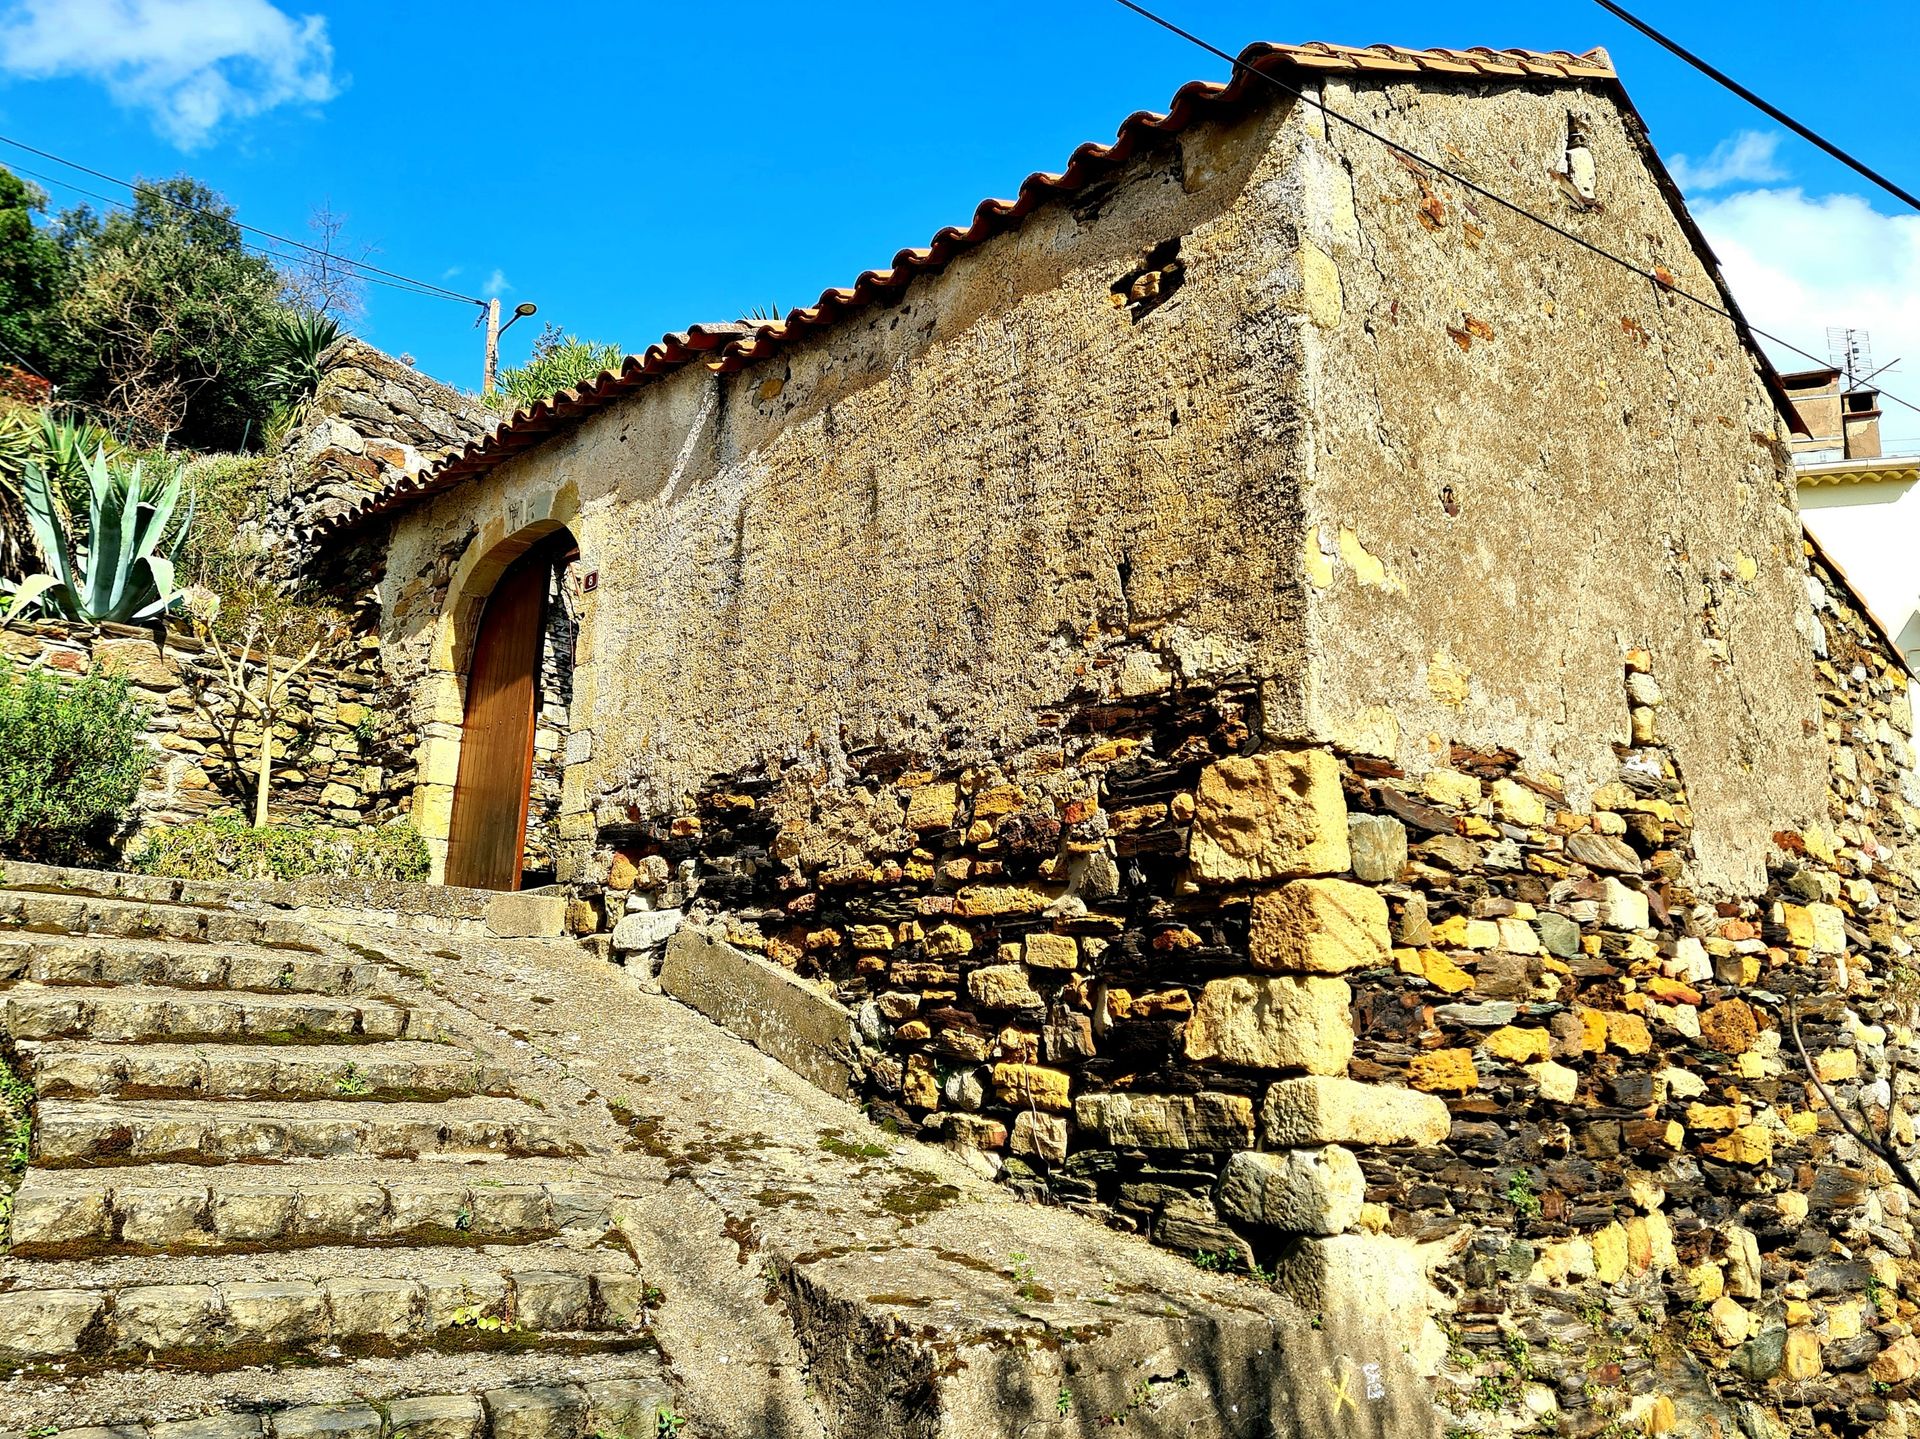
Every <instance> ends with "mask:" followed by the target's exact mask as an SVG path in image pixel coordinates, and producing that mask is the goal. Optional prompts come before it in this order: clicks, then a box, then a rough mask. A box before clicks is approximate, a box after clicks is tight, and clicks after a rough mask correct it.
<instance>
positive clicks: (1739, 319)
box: [1114, 0, 1920, 414]
mask: <svg viewBox="0 0 1920 1439" xmlns="http://www.w3.org/2000/svg"><path fill="white" fill-rule="evenodd" d="M1114 3H1115V4H1117V5H1120V6H1122V7H1124V8H1125V9H1128V10H1131V11H1133V13H1134V14H1136V15H1138V16H1140V17H1141V18H1142V19H1145V20H1150V21H1152V22H1153V23H1154V24H1155V25H1158V26H1159V27H1160V28H1161V29H1163V30H1167V31H1170V32H1171V33H1173V34H1175V35H1178V36H1179V37H1180V38H1181V39H1182V40H1185V41H1187V42H1188V43H1189V44H1191V45H1196V46H1198V47H1199V48H1200V49H1202V50H1204V51H1206V52H1207V53H1208V54H1209V55H1212V56H1213V57H1215V58H1216V59H1219V60H1224V61H1226V62H1227V63H1228V64H1229V65H1231V66H1232V67H1233V68H1234V69H1235V70H1236V71H1244V72H1245V73H1246V74H1248V75H1252V76H1255V77H1256V78H1258V79H1260V80H1264V81H1265V82H1266V83H1267V84H1269V85H1271V86H1273V87H1274V88H1275V89H1277V90H1279V91H1280V92H1281V93H1283V94H1286V95H1291V96H1292V97H1293V98H1294V99H1296V100H1298V101H1300V103H1301V104H1303V105H1309V106H1311V107H1313V108H1314V109H1315V110H1318V111H1319V112H1320V113H1321V114H1322V115H1325V116H1326V117H1327V118H1328V119H1329V120H1338V121H1339V122H1340V123H1341V124H1343V125H1346V126H1348V127H1350V128H1352V129H1354V130H1357V131H1358V132H1359V133H1360V134H1362V135H1365V136H1366V137H1367V138H1368V139H1370V140H1377V141H1378V142H1379V143H1380V144H1382V145H1384V146H1386V147H1387V148H1388V149H1389V150H1391V151H1393V152H1394V153H1395V154H1397V155H1404V156H1405V157H1406V158H1407V159H1409V160H1412V161H1415V162H1417V163H1418V164H1421V165H1424V166H1426V167H1427V168H1428V169H1430V170H1432V171H1433V172H1434V173H1435V174H1439V175H1444V176H1446V177H1447V178H1448V179H1449V180H1451V181H1453V182H1454V183H1455V184H1456V185H1459V186H1461V187H1462V188H1463V189H1467V190H1471V191H1472V192H1473V193H1474V194H1476V195H1478V196H1480V197H1481V198H1482V199H1485V200H1490V201H1492V202H1493V203H1494V204H1496V205H1498V206H1500V207H1501V208H1502V209H1503V210H1508V211H1510V212H1512V213H1513V214H1515V215H1518V216H1520V217H1521V218H1523V219H1527V220H1531V221H1533V223H1534V224H1536V225H1539V226H1540V227H1541V228H1543V229H1546V230H1551V231H1552V232H1553V233H1554V234H1556V235H1558V236H1559V237H1560V238H1561V239H1563V240H1567V241H1570V242H1571V243H1573V244H1575V245H1578V246H1579V247H1580V248H1581V249H1583V250H1585V251H1587V252H1588V253H1590V254H1593V255H1597V256H1599V257H1600V258H1601V259H1603V260H1610V261H1612V262H1613V263H1614V264H1616V265H1618V266H1620V267H1621V268H1622V269H1625V270H1630V271H1632V272H1633V273H1634V274H1636V275H1638V276H1639V277H1640V278H1641V279H1643V280H1647V281H1650V282H1652V283H1653V284H1654V285H1656V286H1658V287H1659V288H1660V289H1661V290H1663V291H1665V292H1666V293H1667V294H1669V295H1677V296H1678V297H1679V298H1681V299H1683V300H1689V301H1691V302H1692V303H1694V304H1696V305H1698V306H1699V307H1700V308H1701V309H1703V310H1706V311H1709V312H1710V313H1712V314H1715V315H1718V316H1720V318H1721V319H1723V320H1730V321H1732V322H1733V323H1734V325H1736V326H1740V327H1744V328H1745V329H1746V330H1747V331H1748V332H1750V333H1752V334H1755V335H1758V336H1759V337H1760V338H1761V339H1763V340H1769V341H1771V342H1772V343H1774V344H1776V345H1778V346H1779V347H1780V348H1781V349H1783V350H1790V351H1792V352H1793V353H1794V354H1796V355H1799V356H1801V357H1802V358H1804V359H1808V360H1812V361H1813V362H1814V364H1816V365H1818V366H1820V367H1821V368H1822V369H1826V368H1828V365H1827V360H1826V358H1825V357H1824V356H1821V355H1816V354H1814V353H1813V351H1811V350H1803V349H1801V348H1800V347H1799V346H1798V345H1796V344H1793V343H1792V342H1790V341H1788V340H1783V339H1781V338H1780V337H1779V336H1778V335H1774V334H1770V333H1768V332H1767V331H1765V330H1763V329H1761V328H1760V327H1759V326H1757V325H1755V324H1753V323H1752V322H1750V321H1749V320H1747V318H1746V317H1745V316H1743V315H1737V314H1735V313H1734V312H1733V311H1731V310H1729V309H1725V308H1723V307H1722V306H1720V305H1716V304H1715V303H1714V302H1713V301H1711V300H1705V299H1702V298H1701V297H1700V296H1698V295H1695V294H1693V293H1692V292H1690V291H1687V290H1683V289H1681V288H1680V286H1679V285H1678V284H1677V283H1676V282H1675V280H1674V278H1673V276H1672V275H1669V274H1667V273H1666V272H1665V271H1664V270H1660V269H1654V270H1649V269H1645V268H1643V267H1642V266H1640V265H1638V264H1636V263H1635V262H1634V261H1632V260H1629V259H1627V258H1626V257H1625V256H1622V255H1616V254H1614V253H1613V251H1611V250H1608V249H1605V248H1603V247H1602V246H1600V245H1596V244H1595V243H1594V242H1593V241H1591V240H1589V239H1587V238H1586V237H1585V236H1584V235H1577V234H1575V233H1574V232H1573V231H1572V230H1569V229H1566V228H1565V227H1564V226H1561V225H1556V224H1555V223H1554V222H1553V221H1551V220H1549V219H1547V218H1546V217H1545V216H1544V215H1536V214H1534V212H1533V211H1531V210H1529V209H1527V208H1526V207H1525V206H1524V205H1520V204H1518V203H1516V202H1514V201H1512V200H1509V199H1507V197H1506V196H1504V195H1497V194H1495V193H1494V192H1493V191H1492V190H1489V189H1488V188H1487V187H1486V186H1484V185H1481V184H1478V183H1476V182H1475V181H1472V180H1469V179H1468V178H1467V177H1466V176H1465V175H1462V174H1460V173H1459V172H1458V171H1456V170H1449V169H1448V168H1447V167H1446V166H1445V165H1442V164H1439V163H1438V162H1437V161H1434V160H1429V159H1428V158H1427V157H1426V156H1424V155H1422V154H1420V153H1419V152H1418V151H1416V150H1410V149H1408V148H1407V147H1406V146H1405V145H1402V144H1401V143H1400V142H1399V141H1397V140H1390V139H1388V138H1387V137H1386V136H1385V135H1383V134H1381V133H1380V132H1379V131H1378V130H1375V129H1373V128H1371V127H1370V126H1368V125H1366V124H1363V123H1362V122H1361V121H1359V120H1356V119H1354V118H1353V117H1352V116H1351V115H1344V114H1342V113H1341V112H1340V111H1338V110H1335V109H1333V108H1332V107H1331V106H1329V105H1327V104H1326V103H1325V102H1324V101H1321V100H1317V99H1315V98H1314V97H1313V96H1311V95H1308V94H1306V93H1305V92H1304V91H1301V90H1299V89H1296V88H1295V87H1294V86H1292V85H1289V84H1287V82H1286V81H1284V80H1282V79H1280V78H1279V77H1278V76H1276V75H1270V74H1268V73H1267V72H1266V71H1265V70H1262V69H1259V68H1258V67H1256V66H1253V65H1249V64H1248V63H1247V62H1246V61H1244V60H1242V59H1240V58H1239V57H1238V56H1235V55H1230V54H1228V53H1227V52H1226V51H1225V50H1222V49H1221V48H1220V47H1219V46H1218V45H1213V44H1209V43H1208V42H1207V41H1205V40H1202V39H1201V38H1200V37H1199V36H1198V35H1195V34H1194V33H1193V32H1192V31H1190V30H1183V29H1181V28H1180V27H1179V26H1178V25H1176V24H1174V23H1173V22H1172V21H1171V20H1168V19H1165V18H1164V17H1162V16H1159V15H1156V14H1154V13H1153V11H1151V10H1149V9H1147V8H1146V7H1145V6H1144V5H1140V4H1136V3H1135V0H1114ZM1880 395H1881V397H1882V398H1883V399H1888V400H1892V401H1893V402H1894V403H1895V404H1896V405H1904V406H1905V407H1906V408H1907V409H1909V410H1912V411H1913V412H1914V413H1915V414H1920V405H1916V404H1914V403H1913V402H1912V401H1911V400H1903V399H1902V398H1900V396H1898V395H1896V394H1893V393H1892V392H1891V391H1888V390H1882V391H1880Z"/></svg>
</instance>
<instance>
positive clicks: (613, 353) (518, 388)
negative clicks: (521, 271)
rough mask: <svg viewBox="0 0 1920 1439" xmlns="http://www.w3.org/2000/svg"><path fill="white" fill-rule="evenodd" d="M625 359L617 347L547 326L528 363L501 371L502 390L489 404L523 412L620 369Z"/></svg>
mask: <svg viewBox="0 0 1920 1439" xmlns="http://www.w3.org/2000/svg"><path fill="white" fill-rule="evenodd" d="M625 358H626V352H625V351H623V350H622V349H621V348H620V347H619V346H618V345H602V344H598V343H595V342H594V341H592V340H583V339H581V338H580V337H579V336H578V335H563V334H562V333H561V331H560V327H559V326H558V325H548V326H547V327H546V329H544V330H542V331H541V332H540V338H539V339H537V340H535V341H534V342H533V354H532V355H531V356H529V357H528V359H527V363H526V364H524V365H521V366H519V367H517V368H515V369H509V370H502V371H501V372H500V388H499V389H498V390H497V391H495V392H494V395H493V397H492V399H491V400H490V401H489V403H491V404H492V405H493V406H494V407H495V408H497V409H502V410H512V409H524V408H525V407H526V406H528V405H531V404H533V403H534V402H535V401H537V400H544V399H546V398H547V397H548V396H549V395H556V394H558V393H559V392H560V391H562V390H572V389H577V388H579V387H580V386H581V385H584V384H585V383H586V382H587V381H588V380H591V379H594V378H595V377H597V376H598V375H599V373H600V372H601V371H602V370H617V369H619V368H620V363H621V361H622V360H624V359H625Z"/></svg>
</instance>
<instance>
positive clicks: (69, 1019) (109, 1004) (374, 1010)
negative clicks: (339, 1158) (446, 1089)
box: [0, 985, 439, 1043]
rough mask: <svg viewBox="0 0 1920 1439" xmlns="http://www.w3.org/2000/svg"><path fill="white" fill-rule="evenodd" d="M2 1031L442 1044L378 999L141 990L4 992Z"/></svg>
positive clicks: (422, 1024) (426, 1016) (428, 1021)
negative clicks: (427, 1042)
mask: <svg viewBox="0 0 1920 1439" xmlns="http://www.w3.org/2000/svg"><path fill="white" fill-rule="evenodd" d="M0 1026H4V1028H5V1029H6V1030H7V1032H8V1033H10V1034H11V1035H12V1036H13V1037H14V1038H15V1039H17V1040H29V1039H69V1038H70V1039H92V1040H100V1041H108V1042H122V1043H125V1042H135V1041H142V1040H155V1039H183V1040H184V1039H203V1040H221V1039H249V1038H253V1039H258V1038H273V1039H276V1040H292V1041H305V1042H309V1043H316V1042H317V1043H339V1042H343V1041H345V1042H354V1041H361V1042H365V1041H372V1040H381V1039H400V1038H403V1037H404V1038H407V1039H436V1038H438V1037H439V1023H438V1020H437V1019H436V1018H435V1017H434V1016H433V1015H432V1014H431V1013H428V1012H426V1011H423V1010H415V1009H403V1008H400V1007H399V1006H396V1005H393V1004H389V1003H387V1002H386V1001H384V1000H377V999H367V1000H359V999H340V998H334V997H332V996H327V995H311V996H304V997H303V996H299V995H286V994H243V993H235V992H230V991H227V992H222V991H206V990H176V989H159V988H150V987H147V986H144V985H133V986H128V987H126V988H122V989H98V988H78V987H68V986H55V987H51V988H16V989H13V990H11V991H7V992H0Z"/></svg>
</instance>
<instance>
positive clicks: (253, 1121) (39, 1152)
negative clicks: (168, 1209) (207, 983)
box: [32, 1098, 580, 1169]
mask: <svg viewBox="0 0 1920 1439" xmlns="http://www.w3.org/2000/svg"><path fill="white" fill-rule="evenodd" d="M35 1111H36V1112H35V1116H34V1136H33V1158H32V1162H33V1164H35V1165H36V1166H38V1167H41V1168H48V1169H56V1168H62V1167H69V1168H70V1167H72V1166H75V1165H112V1164H143V1163H144V1164H151V1163H160V1162H170V1163H186V1164H232V1163H241V1162H258V1161H262V1160H279V1159H290V1158H298V1157H302V1156H311V1157H316V1158H334V1159H342V1158H349V1157H353V1158H365V1159H413V1158H416V1157H418V1156H421V1155H443V1156H444V1155H456V1154H493V1155H522V1154H530V1155H563V1154H575V1153H578V1152H580V1149H579V1145H578V1144H577V1143H576V1142H575V1141H574V1140H572V1139H571V1138H569V1135H568V1126H566V1125H565V1124H562V1123H559V1122H556V1121H554V1120H549V1119H546V1118H544V1117H542V1115H541V1114H540V1112H539V1111H538V1110H536V1109H534V1108H533V1107H531V1106H530V1105H527V1104H524V1103H521V1102H519V1101H517V1100H511V1099H488V1098H471V1099H455V1100H448V1101H447V1102H446V1103H443V1104H410V1103H405V1102H396V1103H391V1104H377V1105H374V1104H357V1103H354V1102H352V1101H347V1100H312V1101H308V1102H304V1103H301V1104H299V1105H295V1106H288V1105H285V1104H281V1103H275V1102H272V1101H266V1102H254V1101H247V1100H232V1101H226V1102H219V1103H209V1102H206V1101H200V1100H176V1101H165V1100H141V1101H129V1102H122V1103H113V1102H105V1101H97V1100H64V1099H49V1100H43V1101H41V1102H40V1103H39V1104H37V1105H36V1106H35Z"/></svg>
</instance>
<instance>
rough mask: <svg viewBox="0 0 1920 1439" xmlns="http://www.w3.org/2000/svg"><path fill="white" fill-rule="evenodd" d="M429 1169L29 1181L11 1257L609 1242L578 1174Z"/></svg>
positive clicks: (551, 1169) (183, 1171)
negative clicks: (558, 1239)
mask: <svg viewBox="0 0 1920 1439" xmlns="http://www.w3.org/2000/svg"><path fill="white" fill-rule="evenodd" d="M497 1168H498V1172H497V1173H496V1172H494V1171H495V1169H496V1166H492V1165H473V1164H462V1163H443V1162H435V1161H426V1162H421V1163H416V1164H412V1165H406V1166H387V1167H383V1168H382V1169H381V1170H380V1171H378V1172H376V1173H371V1174H370V1173H368V1172H367V1170H366V1166H365V1165H364V1164H361V1163H357V1162H355V1163H348V1164H339V1163H331V1162H326V1161H319V1162H300V1161H294V1162H291V1163H287V1164H283V1165H279V1166H275V1167H273V1168H271V1169H258V1168H254V1167H251V1166H235V1167H233V1168H231V1169H219V1170H212V1171H209V1170H207V1169H205V1168H202V1167H200V1166H197V1165H148V1166H140V1167H132V1166H130V1167H126V1168H117V1169H104V1170H84V1169H70V1170H51V1171H49V1170H31V1171H29V1172H28V1174H27V1176H26V1178H25V1180H24V1181H23V1182H22V1184H21V1185H20V1188H19V1189H18V1191H16V1193H15V1194H14V1204H13V1219H12V1227H11V1230H10V1231H9V1233H10V1238H11V1242H12V1246H13V1253H14V1254H15V1256H17V1257H20V1258H29V1257H35V1256H56V1255H57V1256H76V1255H88V1254H111V1253H131V1254H152V1253H163V1252H176V1253H208V1254H215V1253H253V1252H257V1251H260V1250H282V1249H302V1248H313V1247H317V1246H322V1245H386V1244H395V1243H403V1242H404V1243H424V1242H435V1243H448V1244H483V1243H484V1244H495V1245H497V1244H519V1243H532V1242H535V1241H538V1240H542V1239H546V1238H549V1237H551V1236H554V1235H560V1234H568V1235H575V1236H579V1237H580V1238H581V1239H582V1240H584V1241H587V1242H598V1241H599V1240H600V1239H602V1238H603V1237H604V1236H605V1235H606V1233H607V1231H608V1227H609V1225H610V1224H611V1222H612V1221H611V1217H610V1203H611V1201H610V1196H609V1194H608V1190H607V1186H605V1185H604V1184H601V1183H598V1182H596V1181H594V1180H593V1179H591V1178H590V1177H589V1176H585V1175H582V1174H580V1173H579V1172H578V1170H577V1168H576V1167H575V1166H573V1165H571V1164H562V1163H556V1162H552V1161H545V1160H534V1159H520V1160H516V1161H514V1162H513V1163H512V1164H511V1165H505V1166H498V1167H497Z"/></svg>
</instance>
